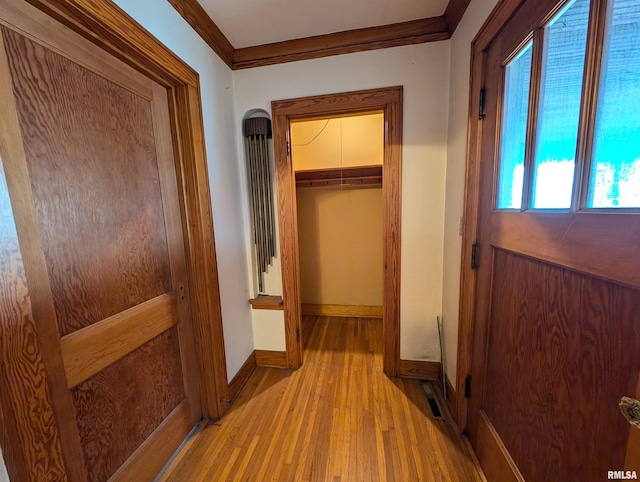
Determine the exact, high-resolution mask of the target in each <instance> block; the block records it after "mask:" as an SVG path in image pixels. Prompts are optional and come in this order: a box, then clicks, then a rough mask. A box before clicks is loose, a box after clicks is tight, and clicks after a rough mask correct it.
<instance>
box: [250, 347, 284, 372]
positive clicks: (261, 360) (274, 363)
mask: <svg viewBox="0 0 640 482" xmlns="http://www.w3.org/2000/svg"><path fill="white" fill-rule="evenodd" d="M254 353H255V355H256V364H257V365H258V366H259V367H274V368H288V366H289V365H288V362H287V352H285V351H273V350H255V351H254Z"/></svg>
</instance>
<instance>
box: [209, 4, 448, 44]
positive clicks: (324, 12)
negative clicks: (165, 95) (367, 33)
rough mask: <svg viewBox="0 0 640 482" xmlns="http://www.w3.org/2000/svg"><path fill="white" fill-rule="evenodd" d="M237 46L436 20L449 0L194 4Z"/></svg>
mask: <svg viewBox="0 0 640 482" xmlns="http://www.w3.org/2000/svg"><path fill="white" fill-rule="evenodd" d="M198 1H199V3H200V4H201V5H202V7H204V9H205V10H206V12H207V13H208V14H209V16H210V17H211V18H212V19H213V20H214V21H215V23H216V24H217V26H218V27H219V28H220V30H221V31H222V33H224V35H225V36H226V37H227V38H228V39H229V41H230V42H231V44H232V45H233V46H234V47H235V48H236V49H238V48H243V47H250V46H254V45H262V44H268V43H272V42H280V41H283V40H292V39H298V38H303V37H310V36H314V35H322V34H327V33H332V32H341V31H344V30H352V29H357V28H364V27H374V26H378V25H388V24H392V23H397V22H404V21H408V20H416V19H420V18H427V17H437V16H440V15H442V14H443V13H444V11H445V9H446V8H447V4H448V3H449V0H198Z"/></svg>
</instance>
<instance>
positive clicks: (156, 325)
mask: <svg viewBox="0 0 640 482" xmlns="http://www.w3.org/2000/svg"><path fill="white" fill-rule="evenodd" d="M175 297H176V295H175V293H173V292H172V293H167V294H165V295H161V296H158V297H157V298H154V299H153V300H149V301H147V302H145V303H142V304H140V305H138V306H135V307H133V308H130V309H129V310H126V311H123V312H122V313H118V314H117V315H114V316H112V317H109V318H107V319H106V320H102V321H99V322H98V323H96V324H94V325H91V326H88V327H86V328H83V329H82V330H78V331H75V332H73V333H71V334H70V335H67V336H65V337H63V338H62V340H61V341H60V345H61V348H62V358H63V359H64V368H65V373H66V375H67V385H68V387H69V388H72V387H75V386H76V385H77V384H78V383H80V382H82V381H84V380H86V379H87V378H89V377H91V376H93V375H95V374H96V373H98V372H99V371H100V370H102V369H103V368H106V367H107V366H109V365H111V364H112V363H113V362H115V361H116V360H119V359H120V358H122V357H123V356H125V355H127V354H128V353H131V352H132V351H133V350H135V349H136V348H138V347H140V346H141V345H144V344H145V343H147V342H148V341H150V340H152V339H153V338H155V337H156V336H158V335H159V334H161V333H163V332H164V331H166V330H168V329H169V328H171V327H172V326H174V325H175V324H176V323H177V314H176V299H175Z"/></svg>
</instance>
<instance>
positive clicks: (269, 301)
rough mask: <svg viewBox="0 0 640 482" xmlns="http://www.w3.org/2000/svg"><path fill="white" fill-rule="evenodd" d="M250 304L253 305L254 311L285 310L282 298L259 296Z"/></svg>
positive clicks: (250, 301)
mask: <svg viewBox="0 0 640 482" xmlns="http://www.w3.org/2000/svg"><path fill="white" fill-rule="evenodd" d="M249 304H251V309H254V310H275V311H282V310H284V302H283V301H282V296H268V295H258V296H256V297H255V298H253V299H252V300H249Z"/></svg>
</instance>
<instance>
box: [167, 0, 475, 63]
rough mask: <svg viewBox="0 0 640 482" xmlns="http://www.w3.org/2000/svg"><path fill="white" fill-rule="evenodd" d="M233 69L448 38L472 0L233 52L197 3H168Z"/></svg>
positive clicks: (182, 0)
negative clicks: (436, 11) (424, 14)
mask: <svg viewBox="0 0 640 482" xmlns="http://www.w3.org/2000/svg"><path fill="white" fill-rule="evenodd" d="M168 1H169V3H170V4H171V5H172V6H173V8H175V9H176V10H177V11H178V13H179V14H180V15H181V16H182V18H184V19H185V20H186V21H187V23H188V24H189V25H191V27H192V28H193V29H194V30H195V31H196V32H197V33H198V34H199V35H200V37H202V39H203V40H204V41H205V42H206V43H207V44H208V45H209V46H210V47H211V48H212V49H213V51H214V52H215V53H216V54H218V56H219V57H220V58H221V59H222V60H223V61H224V62H225V63H226V64H227V65H228V66H229V67H230V68H231V69H233V70H239V69H249V68H252V67H261V66H264V65H273V64H282V63H286V62H295V61H298V60H309V59H317V58H321V57H328V56H331V55H341V54H348V53H353V52H363V51H365V50H377V49H384V48H388V47H398V46H401V45H412V44H419V43H425V42H437V41H440V40H447V39H449V38H451V36H452V35H453V32H454V31H455V29H456V27H457V26H458V23H460V20H461V19H462V16H463V15H464V12H465V11H466V9H467V7H468V5H469V3H470V1H471V0H450V1H449V4H448V5H447V8H446V10H445V13H444V15H441V16H439V17H429V18H422V19H419V20H411V21H408V22H400V23H393V24H389V25H382V26H377V27H368V28H361V29H355V30H345V31H343V32H336V33H330V34H325V35H315V36H312V37H305V38H299V39H293V40H286V41H283V42H275V43H270V44H263V45H255V46H252V47H245V48H240V49H236V48H234V47H233V45H231V42H229V40H228V39H227V37H225V35H224V34H223V33H222V31H221V30H220V29H219V28H218V26H217V25H216V24H215V22H214V21H213V20H212V19H211V17H209V15H208V14H207V12H206V11H205V10H204V8H202V6H201V5H200V4H199V3H198V1H197V0H168Z"/></svg>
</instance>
